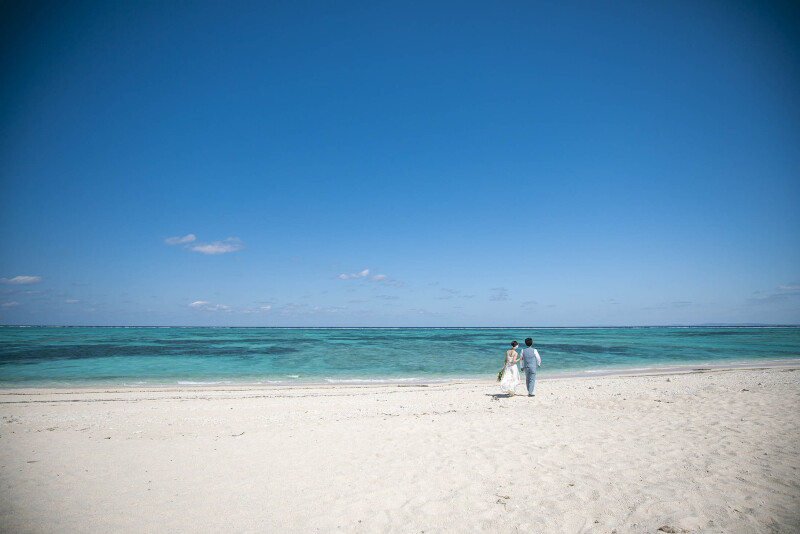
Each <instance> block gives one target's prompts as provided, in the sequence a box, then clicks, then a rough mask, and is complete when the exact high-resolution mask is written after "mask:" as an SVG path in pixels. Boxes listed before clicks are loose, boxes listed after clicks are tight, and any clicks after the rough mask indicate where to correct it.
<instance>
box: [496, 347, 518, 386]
mask: <svg viewBox="0 0 800 534" xmlns="http://www.w3.org/2000/svg"><path fill="white" fill-rule="evenodd" d="M517 345H518V343H517V342H516V341H512V342H511V350H509V351H507V352H506V360H505V362H504V363H503V365H504V367H503V378H502V379H501V380H500V390H501V391H502V392H503V393H508V396H509V397H513V396H514V393H516V392H515V390H516V388H517V386H518V385H519V369H518V368H517V362H519V361H520V360H521V359H522V358H520V357H519V356H518V355H517Z"/></svg>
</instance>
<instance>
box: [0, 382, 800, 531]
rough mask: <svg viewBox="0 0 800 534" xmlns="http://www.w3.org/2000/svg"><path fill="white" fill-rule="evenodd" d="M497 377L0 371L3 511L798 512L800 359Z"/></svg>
mask: <svg viewBox="0 0 800 534" xmlns="http://www.w3.org/2000/svg"><path fill="white" fill-rule="evenodd" d="M519 392H520V393H522V387H520V389H519ZM498 393H499V390H498V387H497V385H496V384H495V383H492V382H471V383H470V382H462V383H449V384H435V385H429V386H419V385H413V386H380V387H342V386H336V387H292V388H267V387H264V388H250V387H248V388H244V387H217V388H149V389H148V388H125V389H123V388H119V389H107V390H106V389H75V390H67V389H64V390H55V389H50V390H31V389H29V390H2V391H0V417H1V419H0V421H1V423H0V466H1V467H0V488H2V497H0V530H2V532H14V533H25V532H42V533H45V532H47V533H52V532H363V533H374V532H418V533H419V532H428V533H431V532H548V533H550V532H598V533H601V532H602V533H612V532H617V533H619V534H622V533H627V532H650V533H658V532H725V533H733V532H798V531H800V471H798V469H800V439H798V438H800V369H794V368H777V369H748V370H740V369H736V370H725V371H716V370H715V371H709V372H689V373H680V374H669V375H651V376H628V377H625V376H607V377H588V378H569V379H566V378H564V379H549V380H548V379H540V380H539V381H538V383H537V390H536V396H535V397H533V398H528V397H526V396H523V395H520V396H517V397H513V398H505V397H497V396H495V395H497V394H498ZM662 527H663V529H662V530H661V531H659V530H658V529H659V528H662Z"/></svg>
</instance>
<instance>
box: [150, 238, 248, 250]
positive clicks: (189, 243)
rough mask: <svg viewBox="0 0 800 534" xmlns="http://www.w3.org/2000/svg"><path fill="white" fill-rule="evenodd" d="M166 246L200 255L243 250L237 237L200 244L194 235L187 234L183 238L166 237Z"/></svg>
mask: <svg viewBox="0 0 800 534" xmlns="http://www.w3.org/2000/svg"><path fill="white" fill-rule="evenodd" d="M164 243H166V244H167V245H184V247H183V248H186V249H189V250H191V251H194V252H199V253H201V254H209V255H210V254H226V253H228V252H236V251H237V250H241V249H243V248H244V245H242V240H241V239H239V238H238V237H229V238H227V239H223V240H222V241H213V242H211V243H202V242H198V241H197V237H196V236H195V235H194V234H188V235H185V236H183V237H180V236H177V237H168V238H166V239H165V240H164Z"/></svg>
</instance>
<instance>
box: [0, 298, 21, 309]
mask: <svg viewBox="0 0 800 534" xmlns="http://www.w3.org/2000/svg"><path fill="white" fill-rule="evenodd" d="M12 306H19V302H17V301H16V300H12V301H10V302H4V303H3V304H0V307H3V308H11V307H12Z"/></svg>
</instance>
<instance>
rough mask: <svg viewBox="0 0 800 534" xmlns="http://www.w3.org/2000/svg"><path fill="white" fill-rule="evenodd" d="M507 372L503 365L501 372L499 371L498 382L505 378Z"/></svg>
mask: <svg viewBox="0 0 800 534" xmlns="http://www.w3.org/2000/svg"><path fill="white" fill-rule="evenodd" d="M505 372H506V368H505V367H503V368H502V369H500V372H499V373H497V381H498V382H500V381H501V380H502V379H503V373H505Z"/></svg>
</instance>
